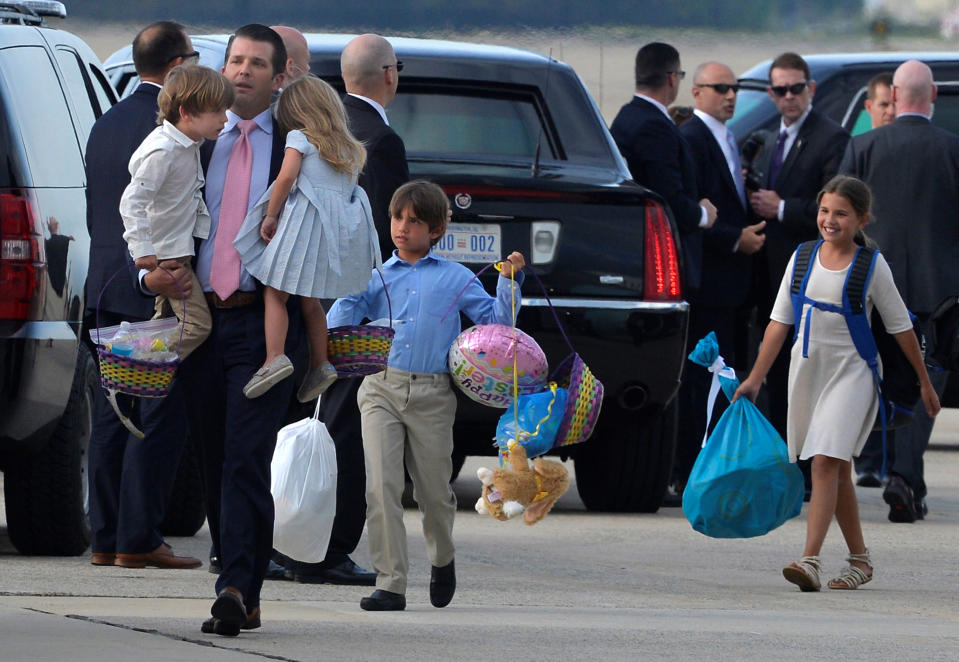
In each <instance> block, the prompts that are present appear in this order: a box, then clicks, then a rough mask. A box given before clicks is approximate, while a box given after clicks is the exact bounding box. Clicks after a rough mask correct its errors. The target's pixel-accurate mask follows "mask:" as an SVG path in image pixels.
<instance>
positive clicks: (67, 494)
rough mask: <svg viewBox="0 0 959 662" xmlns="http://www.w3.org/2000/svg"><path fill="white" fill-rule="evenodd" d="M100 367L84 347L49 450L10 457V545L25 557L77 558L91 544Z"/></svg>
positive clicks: (7, 481)
mask: <svg viewBox="0 0 959 662" xmlns="http://www.w3.org/2000/svg"><path fill="white" fill-rule="evenodd" d="M99 387H100V385H99V376H98V374H97V367H96V363H95V362H94V360H93V356H92V355H91V354H90V350H89V349H88V348H87V347H86V346H85V345H84V344H83V343H80V344H79V346H78V351H77V363H76V369H75V372H74V376H73V387H72V389H71V390H70V399H69V401H68V402H67V407H66V409H65V410H64V412H63V417H62V418H61V419H60V422H59V423H58V424H57V428H56V430H54V432H53V435H52V436H51V437H50V441H49V443H48V444H47V445H46V447H45V448H44V449H43V450H41V451H39V452H36V453H19V454H17V455H15V456H13V457H11V458H10V466H9V467H8V468H7V470H6V471H5V472H4V478H3V480H4V499H5V501H6V511H7V529H8V533H9V535H10V541H11V542H12V543H13V545H14V547H16V548H17V550H18V551H19V552H20V553H21V554H43V555H54V556H76V555H79V554H82V553H83V551H84V550H86V548H87V547H88V546H89V544H90V523H89V517H88V516H89V506H90V499H89V489H88V487H87V457H88V450H89V445H90V431H91V429H92V427H93V399H94V395H95V393H96V389H97V388H99Z"/></svg>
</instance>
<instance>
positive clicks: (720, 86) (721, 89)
mask: <svg viewBox="0 0 959 662" xmlns="http://www.w3.org/2000/svg"><path fill="white" fill-rule="evenodd" d="M696 87H711V88H713V89H714V90H716V92H717V93H719V94H726V93H727V92H729V90H732V91H733V94H736V93H738V92H739V84H738V83H737V84H734V85H730V84H729V83H699V84H698V85H696Z"/></svg>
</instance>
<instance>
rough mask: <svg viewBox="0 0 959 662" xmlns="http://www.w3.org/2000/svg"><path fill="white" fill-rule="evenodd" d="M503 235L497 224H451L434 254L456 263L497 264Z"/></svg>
mask: <svg viewBox="0 0 959 662" xmlns="http://www.w3.org/2000/svg"><path fill="white" fill-rule="evenodd" d="M501 238H502V233H501V229H500V226H499V225H496V224H495V223H450V224H449V227H447V228H446V234H444V235H443V237H442V238H441V239H440V240H439V242H437V244H436V245H435V246H433V252H434V253H436V254H437V255H439V256H441V257H445V258H446V259H447V260H453V261H455V262H480V263H482V262H497V261H499V260H501V259H502V257H503V250H502V248H501V247H500V245H501V243H502V241H501Z"/></svg>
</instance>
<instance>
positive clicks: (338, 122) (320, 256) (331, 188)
mask: <svg viewBox="0 0 959 662" xmlns="http://www.w3.org/2000/svg"><path fill="white" fill-rule="evenodd" d="M276 119H277V122H278V123H279V124H280V126H281V127H283V128H284V129H285V130H287V131H289V133H288V134H287V138H286V152H285V153H284V157H283V163H282V165H281V166H280V172H279V174H278V175H277V177H276V181H274V182H273V184H272V185H271V186H270V188H269V189H268V190H267V191H266V193H264V195H263V197H262V198H261V199H260V201H259V202H258V203H257V204H256V206H255V207H254V208H253V209H251V210H250V213H249V214H248V215H247V217H246V219H245V220H244V222H243V226H242V227H241V228H240V231H239V233H238V234H237V237H236V240H235V241H234V242H233V243H234V246H235V247H236V250H237V252H238V253H239V254H240V260H241V261H242V263H243V266H244V267H245V268H246V270H247V271H248V272H249V273H250V274H251V275H252V276H253V277H254V278H256V279H257V280H259V281H260V282H261V283H263V285H264V288H263V303H264V312H265V316H266V319H265V328H266V360H265V362H264V364H263V367H261V368H260V369H259V370H257V371H256V373H255V374H254V375H253V377H252V378H251V379H250V381H249V382H248V383H247V385H246V386H245V387H244V388H243V393H244V395H246V397H248V398H256V397H259V396H261V395H263V394H264V393H266V392H267V391H268V390H269V389H270V388H271V387H272V386H273V385H274V384H276V383H278V382H279V381H281V380H283V379H285V378H287V377H289V376H290V375H291V374H293V364H292V363H291V362H290V359H289V358H288V357H287V356H286V355H285V354H284V353H283V345H284V342H285V340H286V333H287V330H288V327H289V318H288V315H287V310H286V301H287V299H288V298H289V296H290V295H291V294H293V295H297V296H300V297H301V298H302V299H301V301H302V309H303V319H304V322H305V324H306V328H307V332H308V335H309V339H310V371H309V373H308V374H307V375H306V377H305V379H304V380H303V383H302V385H301V386H300V389H299V391H298V392H297V399H299V401H300V402H309V401H311V400H314V399H316V398H317V397H319V395H320V394H321V393H323V392H324V391H325V390H326V389H327V388H329V386H330V385H331V384H332V383H333V382H334V381H335V380H336V369H335V368H334V367H333V366H332V365H331V364H330V363H329V361H328V360H327V327H326V313H325V312H324V310H323V306H322V305H321V303H320V299H335V298H339V297H343V296H348V295H350V294H355V293H357V292H362V291H363V290H364V289H366V285H367V283H368V282H369V280H370V269H371V268H373V267H378V266H379V265H380V256H379V248H378V243H377V238H376V229H375V228H374V226H373V216H372V213H371V211H370V203H369V200H368V199H367V196H366V193H365V192H364V191H363V189H362V188H360V187H359V186H357V178H358V177H359V174H360V171H361V170H362V169H363V164H364V162H365V161H366V150H365V148H364V147H363V145H362V143H360V142H359V141H358V140H357V139H356V138H354V137H353V134H351V133H350V131H349V128H348V127H347V120H346V111H345V110H344V109H343V102H342V101H340V97H339V96H338V95H337V93H336V91H335V90H334V89H333V88H332V87H330V85H328V84H327V83H325V82H323V81H322V80H320V79H319V78H315V77H313V76H304V77H303V78H299V79H297V80H295V81H293V82H292V83H290V84H289V85H288V86H287V87H286V88H284V90H283V92H282V93H281V94H280V98H279V99H278V100H277V103H276Z"/></svg>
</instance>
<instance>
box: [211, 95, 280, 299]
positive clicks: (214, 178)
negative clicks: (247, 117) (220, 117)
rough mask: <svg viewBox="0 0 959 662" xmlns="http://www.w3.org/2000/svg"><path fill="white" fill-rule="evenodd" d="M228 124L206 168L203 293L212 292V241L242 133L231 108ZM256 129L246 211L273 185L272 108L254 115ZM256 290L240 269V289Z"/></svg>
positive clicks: (253, 135) (253, 283)
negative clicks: (206, 232)
mask: <svg viewBox="0 0 959 662" xmlns="http://www.w3.org/2000/svg"><path fill="white" fill-rule="evenodd" d="M226 116H227V120H226V124H225V125H224V127H223V130H222V131H221V132H220V136H219V138H217V141H216V145H214V147H213V155H212V156H211V157H210V164H209V165H208V166H207V169H206V199H207V204H208V205H209V207H210V236H209V237H208V238H207V240H206V241H204V242H202V243H201V244H200V251H199V253H197V258H196V276H197V279H198V280H199V281H200V285H201V286H202V287H203V291H204V292H212V291H213V288H212V287H210V265H211V264H212V263H213V244H214V241H215V239H216V229H217V224H218V221H219V218H220V202H221V200H222V198H223V184H224V182H225V181H226V167H227V164H228V163H229V161H230V153H231V152H232V151H233V144H234V143H235V142H236V139H237V138H238V137H239V136H240V130H239V129H238V128H237V126H236V125H237V123H238V122H239V121H240V120H241V119H242V118H241V117H240V116H239V115H237V114H235V113H234V112H233V111H232V110H227V111H226ZM253 121H254V122H256V125H257V128H256V129H254V130H253V131H251V132H250V145H251V146H252V148H253V174H252V176H251V177H250V197H249V200H248V201H247V207H246V208H247V210H249V209H251V208H252V207H253V205H255V204H256V203H257V201H258V200H259V199H260V197H261V196H262V195H263V194H264V193H265V192H266V189H267V187H268V186H269V185H270V161H271V159H272V157H273V116H272V115H271V114H270V110H269V109H267V110H264V111H263V112H262V113H260V114H259V115H257V116H256V117H254V118H253ZM255 289H256V283H255V282H254V280H253V277H252V276H251V275H250V274H249V273H248V272H247V270H246V269H242V268H241V270H240V290H241V291H243V292H252V291H254V290H255Z"/></svg>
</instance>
